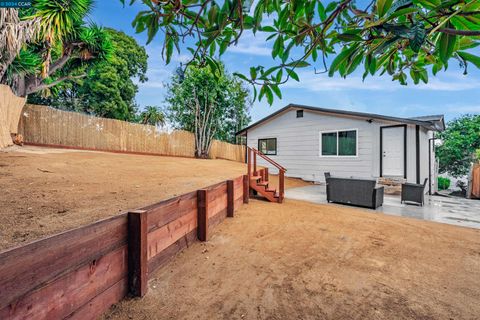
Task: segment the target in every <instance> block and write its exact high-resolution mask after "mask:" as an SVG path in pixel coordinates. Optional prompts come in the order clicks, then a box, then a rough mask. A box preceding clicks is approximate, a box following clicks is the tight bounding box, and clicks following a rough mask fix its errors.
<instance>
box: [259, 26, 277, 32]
mask: <svg viewBox="0 0 480 320" xmlns="http://www.w3.org/2000/svg"><path fill="white" fill-rule="evenodd" d="M261 30H262V31H264V32H277V30H276V29H275V28H274V27H272V26H265V27H262V29H261Z"/></svg>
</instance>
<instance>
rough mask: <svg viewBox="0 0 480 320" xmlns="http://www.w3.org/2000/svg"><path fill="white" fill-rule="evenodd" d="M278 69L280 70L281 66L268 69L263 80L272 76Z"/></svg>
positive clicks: (263, 75) (263, 74)
mask: <svg viewBox="0 0 480 320" xmlns="http://www.w3.org/2000/svg"><path fill="white" fill-rule="evenodd" d="M278 68H280V66H276V67H271V68H270V69H268V70H267V71H265V72H263V73H262V78H266V77H268V76H269V75H270V74H272V73H273V72H274V71H275V70H277V69H278Z"/></svg>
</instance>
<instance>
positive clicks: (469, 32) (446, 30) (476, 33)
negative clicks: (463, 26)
mask: <svg viewBox="0 0 480 320" xmlns="http://www.w3.org/2000/svg"><path fill="white" fill-rule="evenodd" d="M437 31H438V32H443V33H446V34H452V35H456V36H480V30H457V29H452V28H440V29H438V30H437Z"/></svg>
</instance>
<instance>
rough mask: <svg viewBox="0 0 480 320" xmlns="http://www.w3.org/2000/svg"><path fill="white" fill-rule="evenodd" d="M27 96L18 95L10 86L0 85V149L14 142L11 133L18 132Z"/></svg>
mask: <svg viewBox="0 0 480 320" xmlns="http://www.w3.org/2000/svg"><path fill="white" fill-rule="evenodd" d="M24 105H25V98H20V97H17V96H16V95H14V94H13V92H12V90H11V89H10V87H8V86H5V85H0V149H2V148H5V147H8V146H10V145H12V144H13V142H12V137H11V133H17V132H18V122H19V121H20V116H21V114H22V108H23V106H24Z"/></svg>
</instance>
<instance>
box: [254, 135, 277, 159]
mask: <svg viewBox="0 0 480 320" xmlns="http://www.w3.org/2000/svg"><path fill="white" fill-rule="evenodd" d="M258 151H260V152H261V153H263V154H265V155H271V156H272V155H273V156H275V155H277V138H269V139H258Z"/></svg>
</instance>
